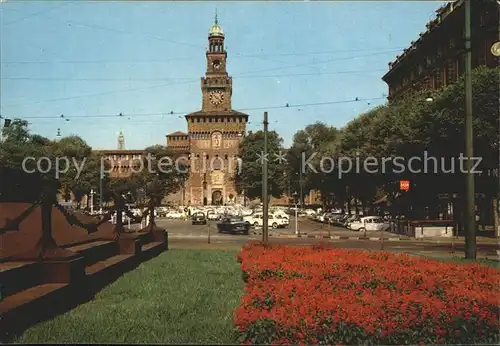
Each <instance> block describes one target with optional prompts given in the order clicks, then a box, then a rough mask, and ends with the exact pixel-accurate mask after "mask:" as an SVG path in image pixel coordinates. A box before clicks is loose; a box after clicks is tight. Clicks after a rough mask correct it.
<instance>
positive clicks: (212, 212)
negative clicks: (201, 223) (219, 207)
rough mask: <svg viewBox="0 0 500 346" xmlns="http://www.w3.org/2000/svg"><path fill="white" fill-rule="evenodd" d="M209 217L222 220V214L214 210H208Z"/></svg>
mask: <svg viewBox="0 0 500 346" xmlns="http://www.w3.org/2000/svg"><path fill="white" fill-rule="evenodd" d="M207 219H208V220H210V221H216V220H220V215H219V214H218V213H216V212H215V211H213V210H209V211H208V212H207Z"/></svg>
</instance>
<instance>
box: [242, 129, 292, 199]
mask: <svg viewBox="0 0 500 346" xmlns="http://www.w3.org/2000/svg"><path fill="white" fill-rule="evenodd" d="M267 139H268V141H267V148H268V154H269V155H268V157H267V162H268V163H267V167H268V184H267V186H268V196H269V197H271V196H273V197H276V198H279V197H281V196H282V195H283V192H284V191H285V190H286V188H287V183H286V179H285V167H286V163H285V162H286V161H285V159H286V151H285V150H284V148H283V139H282V138H281V137H280V136H279V135H278V133H277V132H276V131H270V132H268V134H267ZM263 152H264V132H263V131H258V132H249V133H248V134H247V135H246V136H245V137H244V138H243V140H242V142H241V143H240V146H239V150H238V156H239V158H240V159H241V162H242V165H241V171H240V172H239V173H238V174H236V175H235V176H234V181H235V185H236V189H237V191H238V193H240V194H241V193H244V194H245V196H246V197H248V198H250V199H253V198H260V197H262V159H263V157H262V155H263Z"/></svg>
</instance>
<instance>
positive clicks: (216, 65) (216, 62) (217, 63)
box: [213, 60, 220, 70]
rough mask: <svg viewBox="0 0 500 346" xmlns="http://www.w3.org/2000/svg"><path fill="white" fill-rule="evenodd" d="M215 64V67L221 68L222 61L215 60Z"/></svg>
mask: <svg viewBox="0 0 500 346" xmlns="http://www.w3.org/2000/svg"><path fill="white" fill-rule="evenodd" d="M213 66H214V69H216V70H218V69H220V61H219V60H215V61H214V64H213Z"/></svg>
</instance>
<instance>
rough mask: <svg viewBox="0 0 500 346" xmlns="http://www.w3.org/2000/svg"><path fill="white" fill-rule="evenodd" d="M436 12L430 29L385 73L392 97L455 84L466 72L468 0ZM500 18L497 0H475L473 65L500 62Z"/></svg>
mask: <svg viewBox="0 0 500 346" xmlns="http://www.w3.org/2000/svg"><path fill="white" fill-rule="evenodd" d="M436 13H437V17H436V18H435V19H434V20H432V21H431V22H429V23H428V24H427V25H426V26H427V29H426V31H425V32H421V33H420V35H419V37H418V39H417V40H416V41H412V42H411V44H410V47H408V48H407V49H405V50H404V52H403V54H402V55H400V56H397V57H396V60H395V61H393V62H390V63H389V71H388V72H387V73H386V74H385V75H384V76H383V77H382V80H384V81H385V82H386V83H387V84H388V86H389V100H396V99H398V98H400V97H402V96H403V95H405V94H406V93H411V92H414V91H420V90H429V91H431V90H436V89H439V88H441V87H443V86H446V85H449V84H453V83H455V82H456V81H457V79H458V78H459V77H460V76H461V75H462V74H463V73H464V66H465V62H464V51H465V6H464V0H457V1H453V2H450V3H448V4H447V5H445V6H443V7H441V8H439V9H438V10H437V11H436ZM499 20H500V18H499V4H498V2H497V1H495V0H472V1H471V28H472V29H471V33H472V34H471V49H472V68H474V67H477V66H480V65H486V66H489V67H497V66H498V63H499V60H498V58H497V57H495V56H493V54H492V53H491V47H492V45H493V44H494V43H495V42H497V41H498V40H499Z"/></svg>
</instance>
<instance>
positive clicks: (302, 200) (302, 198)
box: [299, 161, 304, 209]
mask: <svg viewBox="0 0 500 346" xmlns="http://www.w3.org/2000/svg"><path fill="white" fill-rule="evenodd" d="M299 167H300V171H299V186H300V207H301V208H302V209H304V195H303V193H302V161H299Z"/></svg>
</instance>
